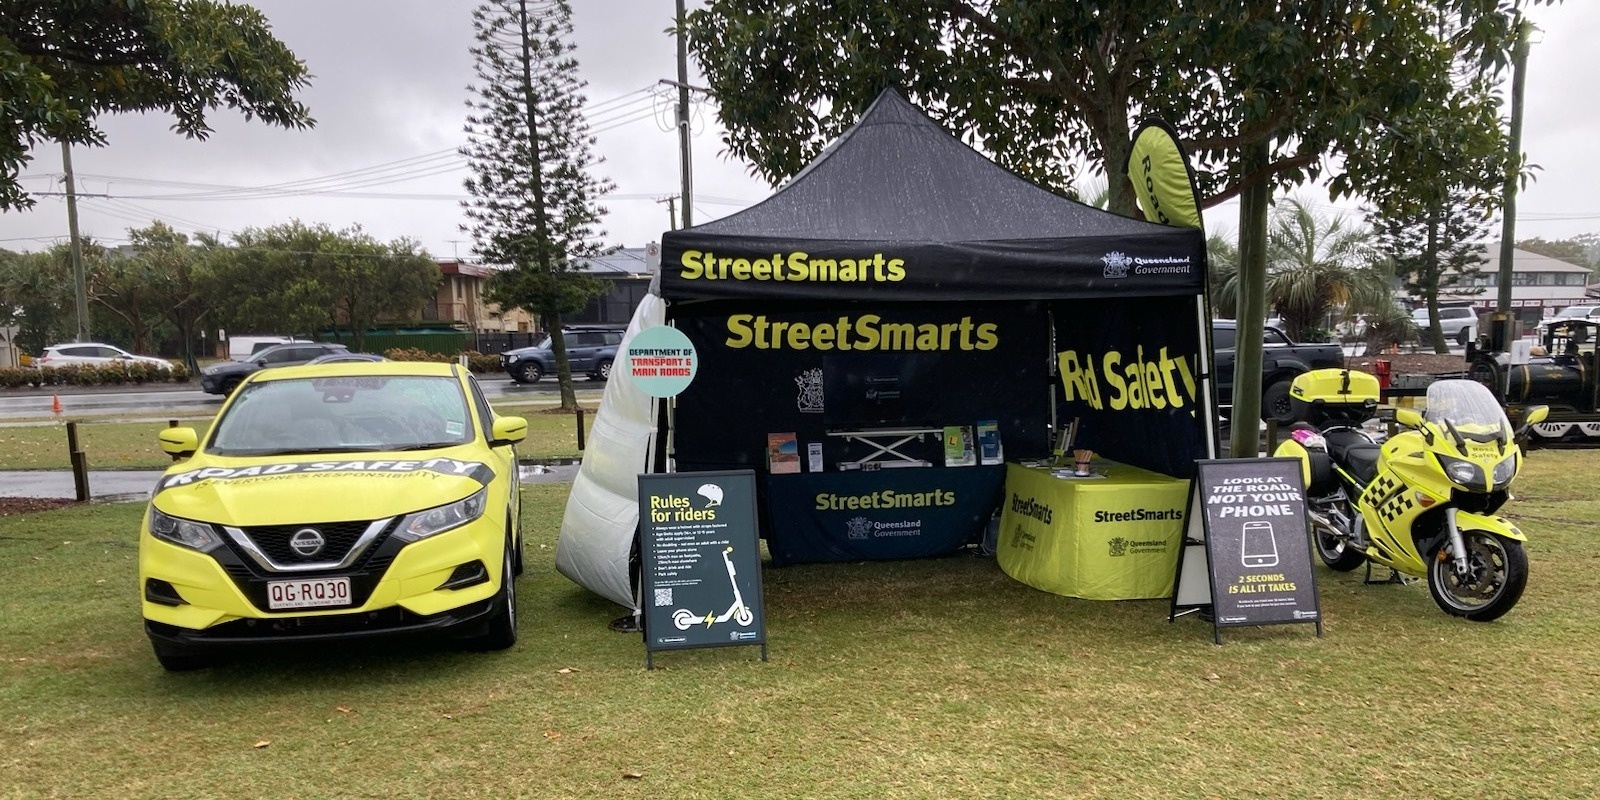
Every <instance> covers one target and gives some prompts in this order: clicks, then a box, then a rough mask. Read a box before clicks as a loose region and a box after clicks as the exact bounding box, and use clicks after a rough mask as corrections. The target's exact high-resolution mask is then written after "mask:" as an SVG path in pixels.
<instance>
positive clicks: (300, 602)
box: [267, 578, 350, 611]
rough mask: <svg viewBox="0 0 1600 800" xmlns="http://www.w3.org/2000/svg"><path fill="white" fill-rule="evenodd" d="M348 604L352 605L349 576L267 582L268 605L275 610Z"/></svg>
mask: <svg viewBox="0 0 1600 800" xmlns="http://www.w3.org/2000/svg"><path fill="white" fill-rule="evenodd" d="M347 605H350V579H349V578H307V579H305V580H298V581H272V582H271V583H268V584H267V607H268V608H270V609H272V610H274V611H276V610H279V609H285V608H327V607H329V606H347Z"/></svg>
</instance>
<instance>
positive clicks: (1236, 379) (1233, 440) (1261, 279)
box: [1228, 141, 1272, 458]
mask: <svg viewBox="0 0 1600 800" xmlns="http://www.w3.org/2000/svg"><path fill="white" fill-rule="evenodd" d="M1243 155H1244V158H1243V159H1242V161H1243V164H1242V172H1243V173H1244V174H1246V175H1249V174H1252V173H1254V172H1255V171H1256V170H1258V169H1260V168H1261V167H1262V166H1263V165H1265V164H1266V162H1267V157H1268V155H1269V154H1268V150H1267V145H1266V143H1265V142H1264V141H1263V142H1261V143H1257V144H1250V145H1246V146H1245V151H1244V154H1243ZM1271 198H1272V184H1271V182H1270V181H1259V182H1257V183H1256V184H1254V185H1252V186H1251V187H1250V188H1248V189H1245V190H1244V191H1243V192H1242V193H1241V194H1240V195H1239V315H1238V318H1237V319H1238V328H1237V330H1236V332H1235V334H1234V337H1235V338H1234V348H1235V350H1234V362H1233V424H1232V427H1231V436H1230V440H1229V447H1228V451H1229V454H1230V455H1231V456H1232V457H1234V458H1255V457H1256V456H1257V455H1259V454H1260V452H1261V428H1260V419H1261V349H1262V348H1261V344H1262V330H1263V329H1264V327H1265V324H1264V323H1265V320H1266V312H1267V290H1266V286H1267V204H1268V201H1269V200H1271Z"/></svg>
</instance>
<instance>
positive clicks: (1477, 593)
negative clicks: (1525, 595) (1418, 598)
mask: <svg viewBox="0 0 1600 800" xmlns="http://www.w3.org/2000/svg"><path fill="white" fill-rule="evenodd" d="M1461 539H1462V541H1463V542H1464V543H1465V544H1466V546H1467V566H1468V569H1467V574H1466V575H1457V574H1456V567H1455V560H1454V559H1453V558H1451V557H1450V544H1449V542H1445V543H1444V544H1441V545H1440V546H1439V548H1438V549H1437V550H1435V551H1434V552H1433V553H1432V554H1431V555H1432V557H1431V558H1429V559H1428V592H1429V593H1430V594H1432V595H1433V602H1435V603H1438V604H1439V608H1441V609H1443V610H1444V612H1445V613H1447V614H1454V615H1455V616H1458V617H1466V618H1467V619H1470V620H1472V621H1474V622H1488V621H1490V620H1494V619H1499V618H1500V617H1501V616H1503V615H1504V614H1505V613H1506V612H1507V611H1510V610H1511V607H1512V606H1514V605H1516V604H1517V600H1519V599H1520V598H1521V597H1522V590H1523V589H1524V588H1526V587H1527V585H1528V554H1527V553H1526V552H1525V551H1524V550H1523V549H1522V543H1521V542H1519V541H1516V540H1515V539H1506V538H1504V537H1500V536H1496V535H1494V534H1492V533H1489V532H1488V531H1478V530H1464V531H1462V532H1461Z"/></svg>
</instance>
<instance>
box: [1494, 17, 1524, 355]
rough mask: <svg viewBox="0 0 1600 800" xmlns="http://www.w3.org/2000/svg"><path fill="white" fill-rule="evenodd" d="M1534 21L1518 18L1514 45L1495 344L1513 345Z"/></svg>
mask: <svg viewBox="0 0 1600 800" xmlns="http://www.w3.org/2000/svg"><path fill="white" fill-rule="evenodd" d="M1532 29H1533V23H1531V22H1529V21H1528V19H1527V17H1521V16H1519V17H1518V18H1517V39H1516V43H1515V44H1513V45H1512V47H1511V131H1510V133H1509V135H1508V140H1509V141H1508V142H1507V144H1506V146H1507V148H1508V149H1509V150H1510V153H1508V154H1507V155H1508V156H1509V157H1508V158H1507V159H1506V183H1505V209H1504V211H1503V214H1504V216H1503V217H1502V221H1501V228H1500V278H1499V280H1500V284H1499V287H1498V288H1499V292H1498V296H1497V297H1496V299H1495V307H1494V311H1495V313H1494V328H1495V333H1496V334H1497V335H1491V336H1492V338H1493V339H1495V343H1494V344H1495V346H1496V347H1498V348H1500V349H1509V348H1510V347H1511V335H1512V327H1513V326H1512V322H1513V318H1512V316H1511V261H1512V257H1513V251H1514V250H1515V248H1516V243H1517V179H1518V178H1519V177H1520V176H1521V174H1522V94H1523V92H1522V87H1523V81H1524V78H1525V77H1526V73H1527V64H1528V39H1529V38H1530V37H1531V36H1532V33H1533V30H1532Z"/></svg>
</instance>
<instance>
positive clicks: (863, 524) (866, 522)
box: [844, 517, 872, 539]
mask: <svg viewBox="0 0 1600 800" xmlns="http://www.w3.org/2000/svg"><path fill="white" fill-rule="evenodd" d="M844 525H845V535H847V536H849V537H850V538H851V539H870V538H872V520H870V519H867V518H866V517H851V518H850V521H849V522H846V523H845V524H844Z"/></svg>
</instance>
